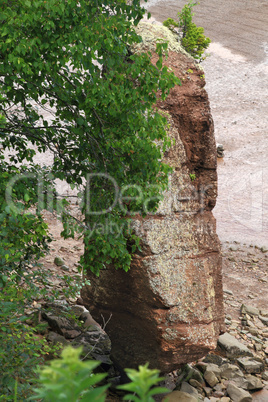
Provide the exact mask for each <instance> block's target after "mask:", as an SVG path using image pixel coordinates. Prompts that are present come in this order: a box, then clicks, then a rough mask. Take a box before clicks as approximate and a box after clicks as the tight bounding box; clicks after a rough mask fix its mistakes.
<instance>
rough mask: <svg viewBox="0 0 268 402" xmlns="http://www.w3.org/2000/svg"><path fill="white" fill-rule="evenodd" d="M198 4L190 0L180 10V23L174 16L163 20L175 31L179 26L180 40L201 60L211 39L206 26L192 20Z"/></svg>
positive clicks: (189, 51) (185, 47) (188, 50)
mask: <svg viewBox="0 0 268 402" xmlns="http://www.w3.org/2000/svg"><path fill="white" fill-rule="evenodd" d="M196 4H198V3H196V2H193V1H190V2H189V3H188V4H185V6H184V7H183V8H182V10H181V12H178V17H179V21H178V23H177V22H176V21H174V20H173V19H172V18H168V19H167V20H166V21H164V22H163V25H165V26H166V27H168V28H169V29H170V30H171V31H173V32H174V31H175V32H176V30H175V29H174V28H175V27H178V28H179V32H180V42H181V45H182V46H183V47H184V49H185V50H186V51H187V52H188V53H189V54H190V55H191V56H193V57H194V58H195V59H197V60H199V61H201V60H203V59H204V57H203V53H204V51H205V49H207V48H208V46H209V44H210V42H211V40H210V39H209V38H208V37H206V36H205V35H204V28H202V27H197V26H196V24H195V23H194V22H193V21H192V18H193V16H194V14H193V11H192V9H193V7H194V6H195V5H196Z"/></svg>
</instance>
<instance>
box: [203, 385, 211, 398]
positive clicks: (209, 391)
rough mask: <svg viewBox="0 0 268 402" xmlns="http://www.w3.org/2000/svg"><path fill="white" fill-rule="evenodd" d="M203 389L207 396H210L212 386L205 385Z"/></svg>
mask: <svg viewBox="0 0 268 402" xmlns="http://www.w3.org/2000/svg"><path fill="white" fill-rule="evenodd" d="M203 390H204V391H205V394H206V396H210V395H211V394H212V388H210V387H203Z"/></svg>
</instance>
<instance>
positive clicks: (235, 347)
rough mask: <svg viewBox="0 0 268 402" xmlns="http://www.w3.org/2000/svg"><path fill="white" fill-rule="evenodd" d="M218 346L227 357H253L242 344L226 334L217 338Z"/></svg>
mask: <svg viewBox="0 0 268 402" xmlns="http://www.w3.org/2000/svg"><path fill="white" fill-rule="evenodd" d="M218 345H219V346H220V348H221V349H223V350H224V351H225V353H226V356H227V357H238V356H253V355H252V352H250V350H249V349H248V348H247V347H246V346H245V345H244V344H243V343H241V342H239V341H238V340H237V339H236V338H235V337H234V336H232V335H230V334H228V333H227V332H225V334H223V335H221V336H220V337H219V339H218Z"/></svg>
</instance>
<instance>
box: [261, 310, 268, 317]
mask: <svg viewBox="0 0 268 402" xmlns="http://www.w3.org/2000/svg"><path fill="white" fill-rule="evenodd" d="M260 315H261V316H263V317H268V310H262V309H261V310H260Z"/></svg>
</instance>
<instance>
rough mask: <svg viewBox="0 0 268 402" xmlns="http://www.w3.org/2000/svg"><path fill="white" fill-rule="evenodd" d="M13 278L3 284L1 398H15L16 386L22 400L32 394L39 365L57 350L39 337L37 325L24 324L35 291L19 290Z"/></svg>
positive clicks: (0, 295) (0, 300) (0, 299)
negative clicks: (25, 312) (26, 309)
mask: <svg viewBox="0 0 268 402" xmlns="http://www.w3.org/2000/svg"><path fill="white" fill-rule="evenodd" d="M12 279H14V278H12V277H11V278H10V279H8V280H7V282H6V284H5V287H1V286H0V361H1V365H0V389H1V395H0V401H1V400H3V401H13V400H14V398H13V396H14V392H15V389H16V393H17V395H18V396H19V398H20V400H26V399H27V397H29V396H30V395H32V382H33V379H34V378H35V377H36V374H35V367H36V365H37V364H40V365H41V364H42V363H43V362H44V360H45V358H47V357H48V356H50V357H51V356H52V357H53V356H55V355H56V354H57V350H58V348H57V347H51V346H50V345H48V344H47V342H46V340H45V339H43V338H42V337H39V335H38V334H39V331H40V330H41V328H39V326H38V325H36V326H35V327H30V326H29V325H27V324H26V323H25V320H26V318H27V317H26V316H25V315H24V309H25V304H26V305H27V302H28V303H29V302H30V301H31V298H32V297H33V294H34V292H33V290H29V289H28V290H27V289H23V288H19V289H18V287H17V286H16V285H14V283H12Z"/></svg>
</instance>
